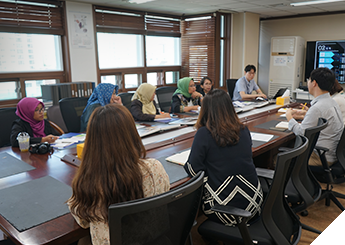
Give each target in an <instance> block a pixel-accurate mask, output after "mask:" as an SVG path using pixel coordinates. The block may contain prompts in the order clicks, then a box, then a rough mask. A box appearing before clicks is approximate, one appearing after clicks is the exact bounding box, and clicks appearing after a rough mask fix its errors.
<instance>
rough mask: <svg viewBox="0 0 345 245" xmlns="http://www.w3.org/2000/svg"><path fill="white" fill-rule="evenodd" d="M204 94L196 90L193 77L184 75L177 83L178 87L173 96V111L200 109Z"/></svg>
mask: <svg viewBox="0 0 345 245" xmlns="http://www.w3.org/2000/svg"><path fill="white" fill-rule="evenodd" d="M201 100H202V95H201V94H200V93H199V92H196V88H195V84H194V81H193V78H191V77H184V78H182V79H180V80H179V81H178V83H177V89H176V91H175V93H174V94H173V97H172V102H171V113H175V112H188V111H191V110H198V107H199V106H200V105H201Z"/></svg>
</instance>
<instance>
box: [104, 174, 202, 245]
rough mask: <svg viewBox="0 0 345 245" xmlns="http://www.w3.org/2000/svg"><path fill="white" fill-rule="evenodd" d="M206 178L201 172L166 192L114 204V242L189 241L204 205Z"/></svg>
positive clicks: (155, 243)
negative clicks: (197, 216)
mask: <svg viewBox="0 0 345 245" xmlns="http://www.w3.org/2000/svg"><path fill="white" fill-rule="evenodd" d="M203 178H204V172H199V173H198V174H197V175H196V176H194V177H193V178H192V179H191V180H189V181H188V182H187V183H185V184H184V185H182V186H180V187H177V188H176V189H173V190H170V191H168V192H166V193H163V194H160V195H157V196H153V197H148V198H143V199H138V200H134V201H130V202H123V203H118V204H113V205H110V207H109V232H110V244H111V245H123V244H142V245H144V244H147V245H148V244H150V245H161V244H167V245H175V244H185V242H186V239H187V237H188V235H189V233H190V230H191V228H192V226H193V223H194V219H195V217H196V214H197V211H198V209H199V206H200V201H201V197H202V193H203Z"/></svg>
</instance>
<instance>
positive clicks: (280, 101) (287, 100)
mask: <svg viewBox="0 0 345 245" xmlns="http://www.w3.org/2000/svg"><path fill="white" fill-rule="evenodd" d="M289 103H290V97H289V96H287V97H278V98H277V99H276V104H277V105H287V104H289Z"/></svg>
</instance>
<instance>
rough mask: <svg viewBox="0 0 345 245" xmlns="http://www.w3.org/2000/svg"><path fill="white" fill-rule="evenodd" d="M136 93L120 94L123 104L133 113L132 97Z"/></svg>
mask: <svg viewBox="0 0 345 245" xmlns="http://www.w3.org/2000/svg"><path fill="white" fill-rule="evenodd" d="M133 95H134V93H131V92H128V93H120V94H118V96H120V97H121V101H122V104H123V105H124V106H125V107H126V108H127V109H128V110H129V111H131V103H132V97H133Z"/></svg>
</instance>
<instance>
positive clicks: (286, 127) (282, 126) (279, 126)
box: [275, 122, 289, 129]
mask: <svg viewBox="0 0 345 245" xmlns="http://www.w3.org/2000/svg"><path fill="white" fill-rule="evenodd" d="M275 127H276V128H283V129H288V128H289V122H280V123H278V124H277V125H276V126H275Z"/></svg>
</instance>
